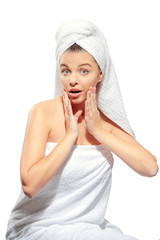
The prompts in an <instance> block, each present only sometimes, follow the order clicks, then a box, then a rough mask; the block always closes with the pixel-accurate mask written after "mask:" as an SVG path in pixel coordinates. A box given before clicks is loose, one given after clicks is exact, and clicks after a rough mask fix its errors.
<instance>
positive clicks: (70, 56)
mask: <svg viewBox="0 0 160 240" xmlns="http://www.w3.org/2000/svg"><path fill="white" fill-rule="evenodd" d="M84 62H85V63H89V64H92V65H94V64H96V61H95V59H94V58H93V56H92V55H91V54H89V53H88V52H86V51H84V50H81V51H78V52H71V51H65V52H64V53H63V54H62V55H61V57H60V59H59V64H62V63H67V64H80V63H81V64H83V63H84Z"/></svg>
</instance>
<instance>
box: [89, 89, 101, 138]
mask: <svg viewBox="0 0 160 240" xmlns="http://www.w3.org/2000/svg"><path fill="white" fill-rule="evenodd" d="M100 120H101V119H100V113H99V110H98V108H97V99H96V87H90V88H89V90H88V92H87V99H86V101H85V121H86V125H87V128H88V131H89V132H90V134H92V135H93V136H94V135H95V134H96V132H97V131H98V130H99V128H100V127H101V123H100Z"/></svg>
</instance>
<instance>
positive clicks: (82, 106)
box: [71, 103, 85, 118]
mask: <svg viewBox="0 0 160 240" xmlns="http://www.w3.org/2000/svg"><path fill="white" fill-rule="evenodd" d="M71 105H72V111H73V114H74V115H75V113H76V112H77V111H78V110H82V115H81V118H84V117H85V103H81V104H74V103H71Z"/></svg>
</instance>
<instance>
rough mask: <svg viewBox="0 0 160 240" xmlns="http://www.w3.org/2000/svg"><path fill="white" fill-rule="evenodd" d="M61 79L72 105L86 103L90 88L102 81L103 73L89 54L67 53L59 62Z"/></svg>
mask: <svg viewBox="0 0 160 240" xmlns="http://www.w3.org/2000/svg"><path fill="white" fill-rule="evenodd" d="M59 65H60V79H61V82H62V84H63V88H64V89H65V90H66V92H67V94H68V96H69V98H70V100H71V102H72V103H80V102H82V101H85V99H86V96H87V91H88V89H89V87H90V86H92V87H95V86H96V85H97V83H98V82H100V81H101V80H102V72H101V70H100V69H99V67H98V65H97V63H96V61H95V60H94V58H93V57H92V55H90V54H89V53H88V52H86V51H84V50H81V51H78V52H71V51H66V52H64V53H63V54H62V56H61V57H60V60H59Z"/></svg>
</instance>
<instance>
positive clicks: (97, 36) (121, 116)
mask: <svg viewBox="0 0 160 240" xmlns="http://www.w3.org/2000/svg"><path fill="white" fill-rule="evenodd" d="M74 43H77V44H78V45H80V46H81V47H82V48H83V49H84V50H86V51H87V52H89V53H90V54H91V55H92V56H93V57H94V58H95V60H96V61H97V63H98V65H99V67H100V68H101V70H102V73H103V80H102V81H101V82H100V83H99V88H98V89H97V98H98V99H97V100H98V108H99V109H100V110H101V111H102V112H103V114H105V115H106V116H107V117H108V118H110V119H111V120H112V121H113V122H115V123H116V124H118V125H119V126H120V127H121V128H122V129H124V130H125V131H126V132H128V133H129V134H131V135H132V136H133V137H135V134H134V132H133V130H132V128H131V126H130V124H129V121H128V119H127V116H126V112H125V109H124V105H123V102H122V97H121V93H120V88H119V85H118V81H117V76H116V73H115V70H114V66H113V63H112V60H111V57H110V54H109V50H108V46H107V42H106V39H105V37H104V35H103V34H102V32H101V31H100V29H99V28H98V27H97V26H96V25H95V24H93V23H92V22H89V21H85V20H81V19H68V20H66V21H64V22H62V23H61V24H60V26H59V28H58V29H57V32H56V60H57V65H56V83H55V93H54V97H56V96H58V95H61V94H62V84H61V82H60V76H59V58H60V56H61V55H62V54H63V52H64V51H65V50H67V48H68V47H70V46H71V45H72V44H74Z"/></svg>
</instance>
